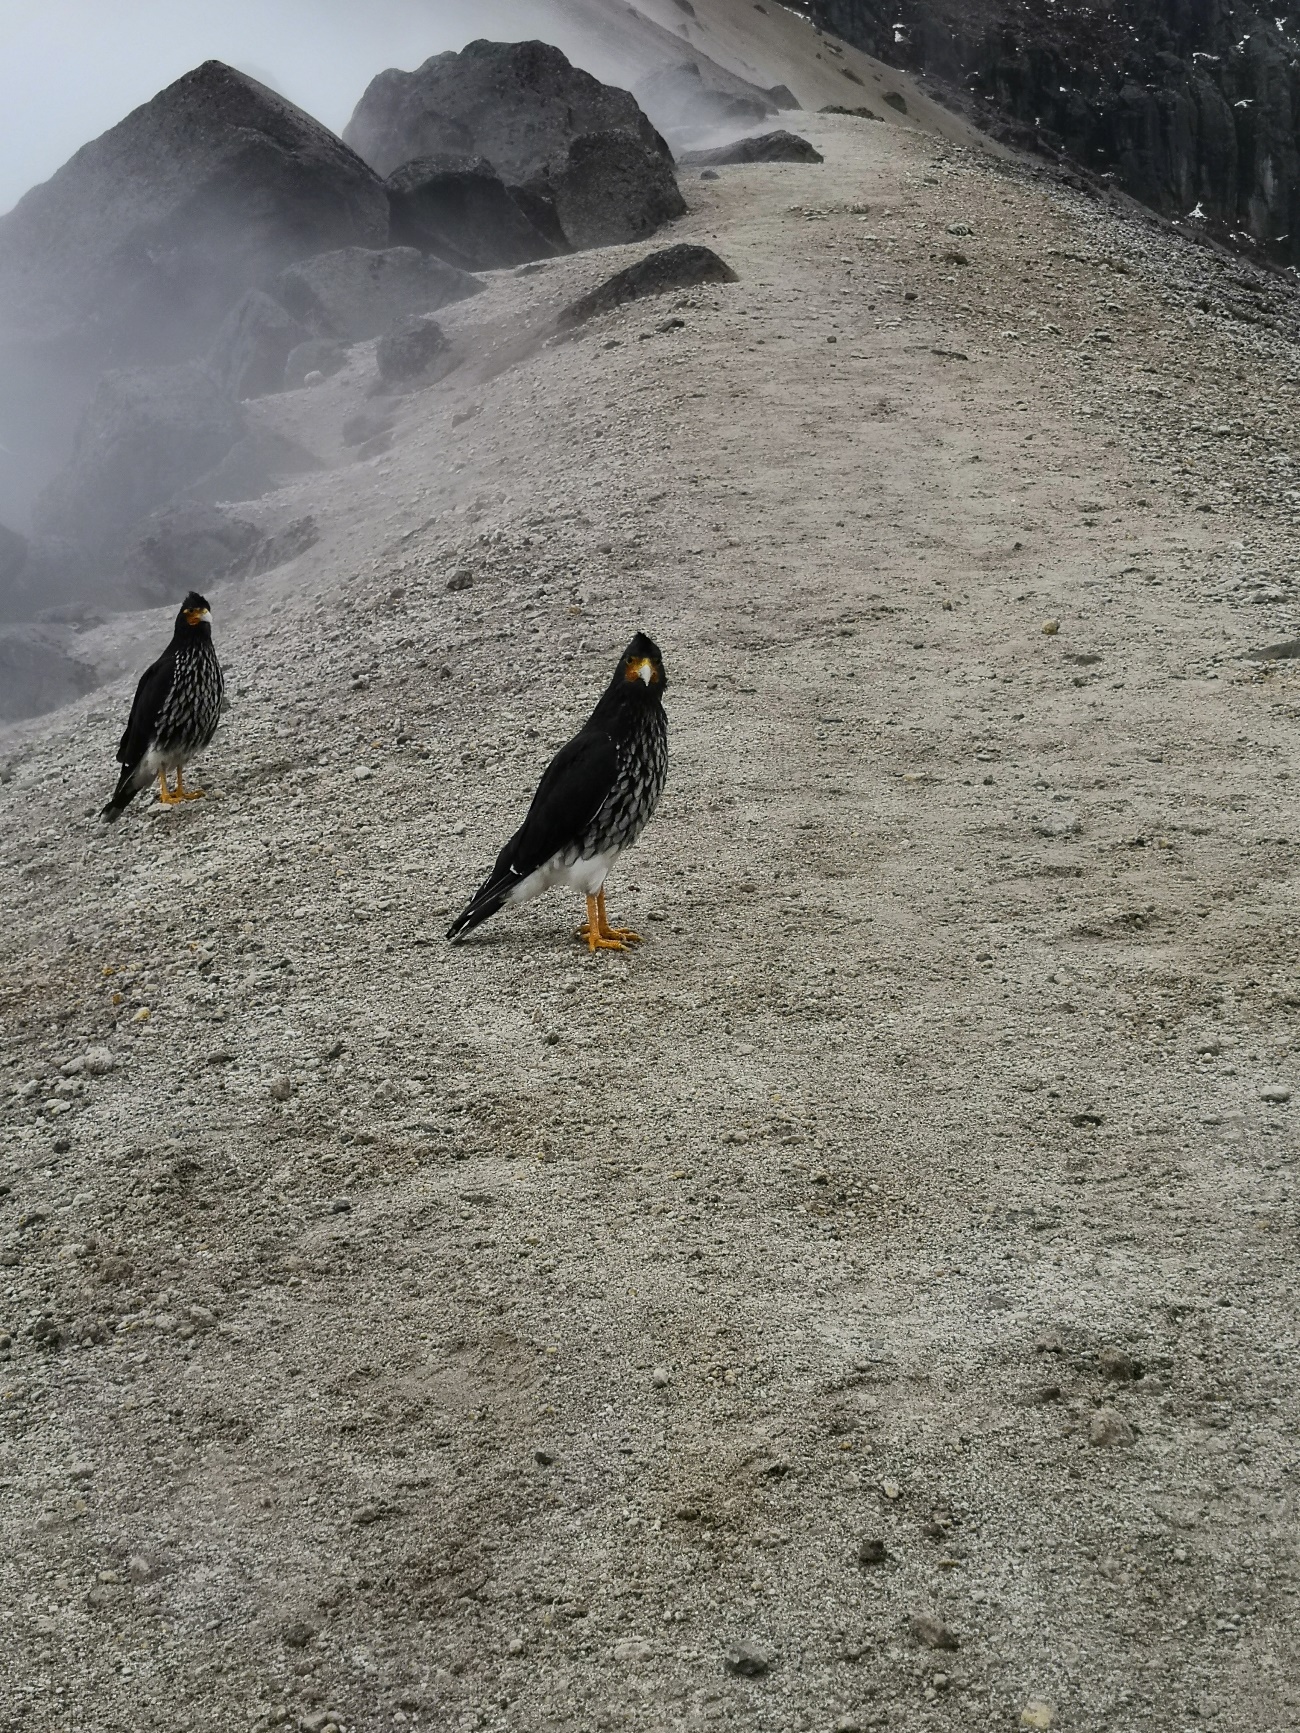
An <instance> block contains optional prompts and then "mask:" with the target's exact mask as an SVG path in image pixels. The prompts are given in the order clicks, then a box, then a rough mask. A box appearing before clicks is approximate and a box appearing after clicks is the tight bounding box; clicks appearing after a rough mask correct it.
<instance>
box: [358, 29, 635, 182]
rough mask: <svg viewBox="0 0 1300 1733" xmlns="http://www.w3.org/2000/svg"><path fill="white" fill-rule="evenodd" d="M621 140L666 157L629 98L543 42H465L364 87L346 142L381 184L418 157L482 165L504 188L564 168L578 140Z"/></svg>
mask: <svg viewBox="0 0 1300 1733" xmlns="http://www.w3.org/2000/svg"><path fill="white" fill-rule="evenodd" d="M597 132H626V133H628V134H630V135H631V136H632V137H633V138H635V139H637V140H639V141H640V143H641V144H642V145H644V146H645V148H646V149H647V150H656V151H658V152H660V154H663V155H666V154H667V147H666V146H665V144H664V142H663V140H662V139H661V138H660V137H659V135H658V133H657V132H656V131H655V129H654V127H653V126H652V125H651V124H650V122H649V121H648V120H647V119H646V117H645V115H644V114H643V113H642V112H641V109H640V107H639V106H638V104H637V101H636V98H635V97H633V96H630V95H629V94H628V92H627V91H626V90H618V89H616V88H615V87H614V86H613V85H609V84H602V83H601V82H600V80H599V79H598V78H593V77H592V76H591V74H590V73H589V72H583V71H582V70H581V69H580V68H578V67H576V66H572V65H571V64H570V63H569V61H568V60H567V58H566V57H565V56H564V55H563V54H561V52H560V50H559V49H558V48H552V47H551V46H550V44H549V43H546V42H471V43H470V44H469V46H468V47H467V48H464V49H462V50H461V52H460V53H459V54H436V55H434V57H433V58H432V59H431V60H426V61H425V63H424V65H423V66H420V67H417V68H416V70H415V71H414V72H400V71H398V70H396V69H395V68H394V69H390V70H389V71H387V72H381V73H380V74H379V76H378V77H377V78H375V79H373V80H372V81H371V83H370V84H369V86H368V87H367V89H366V92H365V94H364V96H362V98H361V101H360V102H359V103H358V104H357V107H356V111H355V112H354V114H353V116H352V119H351V120H350V121H349V122H348V124H347V126H346V127H345V128H344V131H343V137H344V139H345V140H346V141H347V143H348V144H350V145H351V146H352V148H353V149H354V150H355V151H356V152H357V153H358V155H360V156H362V157H364V158H365V160H366V161H367V162H368V163H369V164H370V166H371V167H372V168H373V169H375V170H377V171H378V172H379V173H380V174H382V175H391V174H392V173H393V171H394V169H397V168H400V167H401V165H402V164H403V163H407V162H413V161H414V160H415V159H416V158H418V157H430V156H440V155H445V154H447V153H453V154H461V155H465V156H478V157H486V159H487V160H488V162H490V163H491V164H492V167H493V168H494V169H495V170H496V172H497V173H498V174H499V175H500V176H501V178H502V179H503V180H504V181H506V182H507V183H508V184H511V185H513V184H515V183H516V182H521V181H528V180H531V179H532V178H533V177H534V176H536V175H538V174H541V173H543V172H544V171H545V170H546V169H547V168H548V167H549V166H550V165H551V164H552V163H555V162H557V161H558V162H562V161H563V160H564V158H565V157H566V155H567V153H568V149H569V145H570V144H571V143H572V141H573V140H574V139H575V138H577V137H579V136H580V135H581V134H583V133H597Z"/></svg>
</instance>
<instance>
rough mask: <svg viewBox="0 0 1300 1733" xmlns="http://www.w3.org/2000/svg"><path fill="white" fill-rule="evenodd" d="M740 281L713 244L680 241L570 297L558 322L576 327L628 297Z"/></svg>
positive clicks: (638, 297)
mask: <svg viewBox="0 0 1300 1733" xmlns="http://www.w3.org/2000/svg"><path fill="white" fill-rule="evenodd" d="M739 281H740V279H739V278H738V277H737V275H736V273H735V272H734V271H733V270H732V269H731V266H730V265H728V264H726V263H724V261H723V260H722V259H720V258H719V257H718V255H717V254H716V253H715V252H714V251H713V249H712V248H711V247H703V246H699V245H696V244H695V243H692V242H686V241H680V242H678V243H677V244H676V245H675V246H671V247H662V248H660V249H659V250H658V251H656V252H653V253H648V254H647V255H646V257H645V258H644V259H640V260H638V261H637V263H636V264H635V265H629V266H628V267H627V269H626V270H623V271H618V272H616V273H615V275H614V276H612V277H607V278H606V280H605V281H604V282H603V283H601V284H599V285H598V286H597V287H596V288H595V289H592V290H590V291H589V292H588V293H587V294H585V295H581V296H579V298H578V299H577V300H576V301H570V303H569V304H568V306H567V307H565V308H564V309H563V311H562V312H561V313H560V314H559V316H558V318H557V320H556V323H557V325H558V326H559V328H560V329H561V330H572V329H574V328H575V327H576V326H578V325H582V324H584V323H585V322H586V321H587V320H588V319H593V318H595V317H596V315H597V314H599V313H607V312H610V311H611V310H612V309H613V308H615V307H618V306H621V305H623V303H624V302H627V301H638V300H642V299H644V298H645V297H646V296H648V295H663V294H667V293H668V292H669V291H670V290H673V289H690V288H694V287H696V286H697V285H698V284H700V283H736V282H739Z"/></svg>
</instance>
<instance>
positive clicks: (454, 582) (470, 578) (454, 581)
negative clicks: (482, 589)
mask: <svg viewBox="0 0 1300 1733" xmlns="http://www.w3.org/2000/svg"><path fill="white" fill-rule="evenodd" d="M473 586H474V574H473V572H464V571H461V572H453V573H452V574H451V576H450V577H449V578H448V579H447V588H448V589H449V590H469V589H472V588H473Z"/></svg>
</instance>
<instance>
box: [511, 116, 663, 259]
mask: <svg viewBox="0 0 1300 1733" xmlns="http://www.w3.org/2000/svg"><path fill="white" fill-rule="evenodd" d="M529 185H530V187H531V188H532V190H533V191H534V192H538V193H541V194H543V195H544V196H547V197H549V198H550V199H551V201H552V202H553V204H554V209H555V215H556V217H557V218H558V220H559V224H560V227H561V229H562V230H563V232H564V235H565V238H566V239H567V241H568V243H569V245H570V246H571V247H575V248H578V249H581V248H584V247H613V246H621V245H623V244H624V243H625V242H628V241H640V240H644V239H645V238H646V237H647V236H648V235H652V234H653V233H654V232H655V230H656V229H657V228H660V227H661V226H662V225H663V224H664V223H667V222H671V221H672V220H673V218H674V217H680V216H682V215H683V214H684V212H685V210H686V201H685V199H684V198H683V197H682V195H681V191H680V189H679V188H678V185H677V177H676V176H675V175H674V173H673V167H672V163H671V162H670V161H669V160H668V159H667V158H665V157H664V156H662V155H660V153H659V152H658V151H655V150H647V149H646V147H645V145H643V144H642V143H641V142H640V140H639V139H636V138H633V137H632V135H631V134H630V133H626V132H602V133H588V134H584V135H583V136H582V137H581V138H575V139H574V141H573V143H572V144H571V145H570V146H569V148H568V151H567V152H566V153H565V156H564V159H563V160H562V161H561V162H557V163H556V164H554V165H553V166H552V168H551V169H550V170H549V171H548V172H547V173H546V174H544V175H541V176H539V177H537V179H536V180H534V181H532V182H530V183H529Z"/></svg>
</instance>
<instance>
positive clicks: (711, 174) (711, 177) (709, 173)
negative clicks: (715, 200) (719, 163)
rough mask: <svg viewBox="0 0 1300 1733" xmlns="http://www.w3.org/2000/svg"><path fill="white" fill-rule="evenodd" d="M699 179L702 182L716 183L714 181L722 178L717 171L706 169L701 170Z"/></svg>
mask: <svg viewBox="0 0 1300 1733" xmlns="http://www.w3.org/2000/svg"><path fill="white" fill-rule="evenodd" d="M700 179H701V180H702V181H716V180H721V179H722V176H721V175H720V174H719V173H718V171H717V169H715V168H706V169H703V170H702V171H701V173H700Z"/></svg>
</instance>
